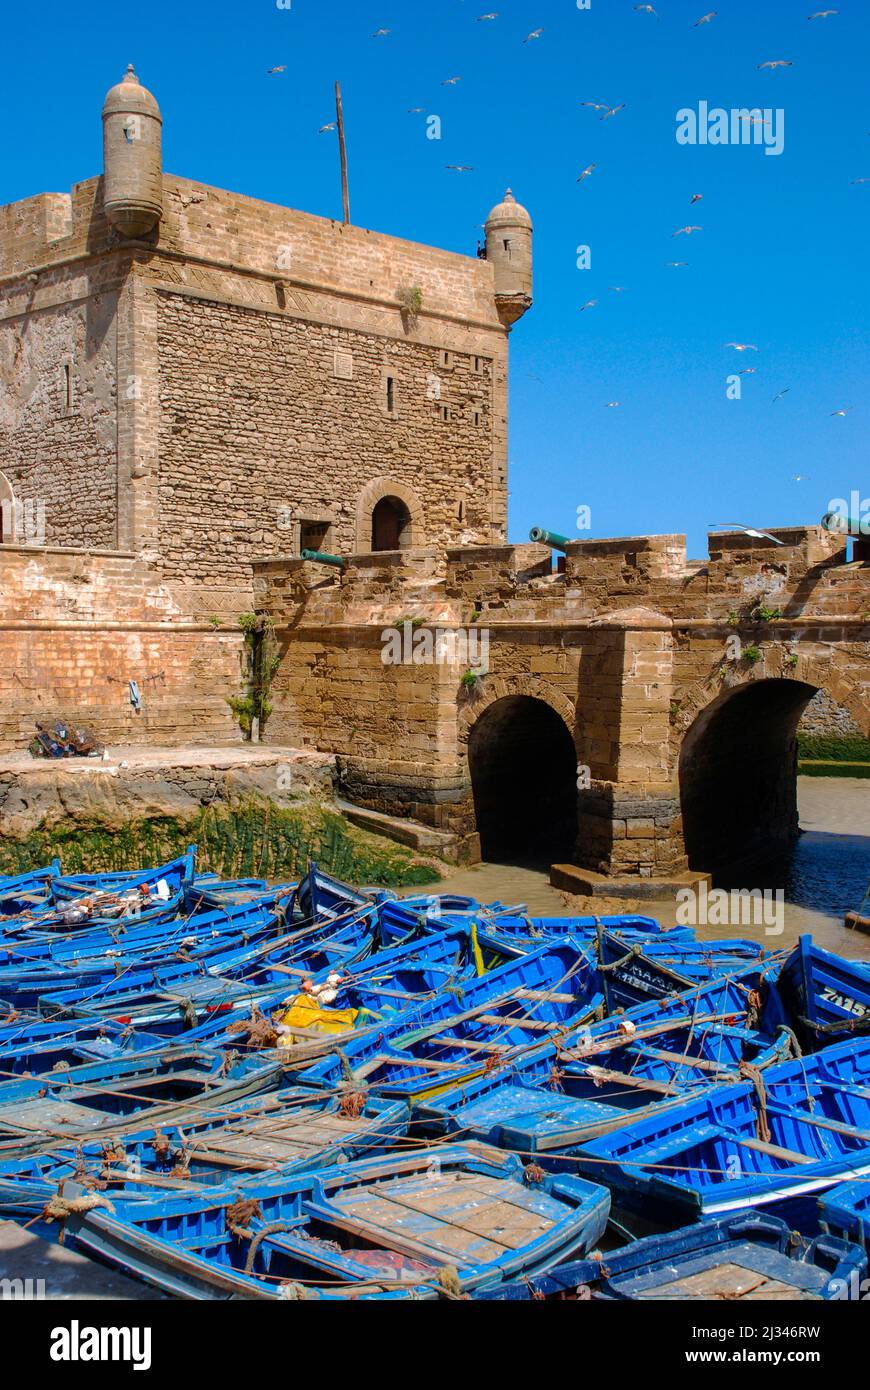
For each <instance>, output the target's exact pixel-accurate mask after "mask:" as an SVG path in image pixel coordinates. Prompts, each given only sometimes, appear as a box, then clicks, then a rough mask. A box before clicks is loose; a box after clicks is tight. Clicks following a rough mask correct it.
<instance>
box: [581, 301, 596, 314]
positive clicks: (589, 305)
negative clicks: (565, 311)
mask: <svg viewBox="0 0 870 1390" xmlns="http://www.w3.org/2000/svg"><path fill="white" fill-rule="evenodd" d="M597 303H598V300H597V299H588V300H587V301H586V303H585V304H581V305H580V313H581V314H582V313H583V312H584V310H586V309H594V308H595V306H596V304H597Z"/></svg>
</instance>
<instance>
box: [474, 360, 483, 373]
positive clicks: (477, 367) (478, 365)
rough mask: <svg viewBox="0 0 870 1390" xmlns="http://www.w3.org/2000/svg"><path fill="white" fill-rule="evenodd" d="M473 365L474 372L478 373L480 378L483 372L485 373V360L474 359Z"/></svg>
mask: <svg viewBox="0 0 870 1390" xmlns="http://www.w3.org/2000/svg"><path fill="white" fill-rule="evenodd" d="M471 365H472V368H473V370H474V371H475V372H476V373H477V375H478V376H480V374H481V372H482V371H483V358H482V357H472V359H471Z"/></svg>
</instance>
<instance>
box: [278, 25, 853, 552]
mask: <svg viewBox="0 0 870 1390" xmlns="http://www.w3.org/2000/svg"><path fill="white" fill-rule="evenodd" d="M633 9H634V11H635V12H636V13H637V14H640V15H646V16H649V17H652V18H654V19H656V20H658V19H659V18H660V16H659V13H658V11H657V10H656V8H655V6H654V5H652V4H635V5H633ZM839 13H840V11H839V10H837V9H824V10H816V11H814V12H813V13H812V14H809V15H807V19H808V20H810V21H818V20H827V19H833V18H834V17H835V16H837V15H839ZM498 18H499V12H498V11H497V10H492V11H488V12H487V13H486V14H480V15H478V16H477V23H478V24H491V23H494V22H495V21H496V20H498ZM717 18H718V11H717V10H709V11H708V12H707V13H706V14H703V15H701V16H700V18H698V19H696V20H695V21H694V23H693V26H692V27H693V28H695V29H700V28H702V27H704V26H706V25H708V24H712V23H713V21H714V20H715V19H717ZM392 32H393V31H392V30H391V29H388V28H380V29H376V30H375V31H374V33H373V34H372V36H371V37H372V38H373V39H387V38H389V37H390V36H391V35H392ZM543 35H544V29H543V28H538V29H532V30H531V31H530V32H529V33H528V34H526V36H525V38H524V39H523V40H522V42H523V43H524V44H527V43H533V42H536V41H537V40H539V39H541V38H542V37H543ZM791 67H794V61H793V60H792V59H790V58H768V59H766V60H765V61H764V62H762V63H758V64H757V71H759V72H762V71H770V72H775V71H777V70H778V69H781V68H791ZM267 71H268V75H269V76H277V75H279V74H281V73H284V72H286V71H287V64H279V65H277V66H275V67H272V68H269V69H268V70H267ZM462 80H463V79H462V77H461V76H460V75H455V76H452V77H447V78H444V79H443V80H442V82H441V86H442V87H455V86H457V85H458V84H459V83H460V82H462ZM580 105H581V107H583V108H586V109H588V110H591V111H594V112H596V113H597V115H598V119H599V121H608V120H612V119H613V118H614V117H615V116H617V115H619V114H620V112H623V111H625V110H626V107H627V103H626V102H625V101H621V102H618V103H616V104H613V105H611V104H610V103H609V102H606V101H583V102H581V103H580ZM425 111H426V108H425V107H422V106H411V107H409V108H408V113H409V114H410V115H423V114H424V113H425ZM740 120H741V121H745V122H748V123H749V124H752V125H769V124H770V121H769V120H767V119H766V118H765V117H763V116H761V115H754V114H751V113H741V115H740ZM336 129H337V123H336V122H335V121H327V122H326V123H325V124H324V125H322V126H320V128H319V131H318V133H319V134H321V135H325V134H331V133H332V132H334V131H335V130H336ZM445 168H446V169H448V170H450V171H451V172H454V173H459V174H470V173H473V172H474V166H473V165H471V164H447V165H445ZM597 169H598V164H597V162H592V163H590V164H587V165H586V167H585V168H584V169H583V170H582V171H581V172H580V174H579V176H578V178H577V182H578V183H585V182H586V180H587V179H589V178H591V176H592V175H593V174H594V173H595V171H596V170H597ZM852 183H853V184H855V185H857V184H865V183H870V177H868V178H857V179H853V180H852ZM703 198H704V194H703V193H693V194H692V195H691V198H690V200H689V202H690V206H692V207H694V206H695V205H696V204H697V203H700V202H701V201H702V199H703ZM703 230H704V228H703V227H702V226H699V225H697V224H695V223H691V224H688V225H686V226H684V227H678V228H677V230H676V231H675V232H672V233H671V237H672V239H675V238H677V237H682V236H687V237H690V236H693V235H695V233H698V232H703ZM665 265H666V267H667V268H669V269H673V270H682V269H686V268H688V265H689V262H688V261H666V262H665ZM608 288H609V289H610V290H611V291H612V292H613V293H614V294H623V293H624V292H625V288H626V287H625V286H624V285H610V286H609V287H608ZM598 302H599V301H598V300H597V299H589V300H587V301H586V303H585V304H582V305H581V306H580V312H581V313H586V312H587V311H588V310H590V309H594V308H596V307H597V306H598ZM724 347H725V348H726V349H728V350H731V351H734V352H738V353H741V354H742V353H747V352H758V350H759V349H758V345H757V344H755V343H738V342H731V343H726V344H724ZM757 370H758V368H757V367H744V368H742V369H741V370H740V371H739V372H738V373H737V375H739V376H748V375H751V374H754V373H755V372H757ZM790 394H791V387H785V388H784V389H783V390H781V391H778V392H777V394H776V395H775V396H774V397H773V400H772V404H774V405H776V404H777V403H778V402H779V401H781V400H783V399H784V398H785V397H786V396H787V395H790ZM619 406H620V402H619V401H608V402H606V406H605V408H606V409H607V410H616V409H618V408H619ZM850 410H851V407H849V408H848V409H843V410H835V411H832V412H831V416H832V418H833V417H835V416H836V417H841V418H842V417H845V416H846V415H848V414H849V411H850ZM795 480H796V481H800V478H799V477H798V478H796V479H795ZM722 524H723V525H727V526H728V527H731V528H733V527H736V528H737V529H739V530H742V531H745V532H746V534H747V535H749V536H757V537H765V538H767V539H770V540H775V539H776V538H775V537H772V536H770V535H769V533H768V532H764V531H756V530H753V529H752V528H751V527H748V526H744V525H742V524H741V523H737V522H729V523H722ZM779 543H780V542H778V541H777V544H779Z"/></svg>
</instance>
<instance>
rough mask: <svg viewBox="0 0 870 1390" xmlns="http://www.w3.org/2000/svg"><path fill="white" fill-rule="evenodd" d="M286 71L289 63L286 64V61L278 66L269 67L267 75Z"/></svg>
mask: <svg viewBox="0 0 870 1390" xmlns="http://www.w3.org/2000/svg"><path fill="white" fill-rule="evenodd" d="M286 71H287V64H286V63H282V64H281V66H280V67H277V68H269V70H268V72H267V73H266V76H267V77H271V76H272V74H273V72H286Z"/></svg>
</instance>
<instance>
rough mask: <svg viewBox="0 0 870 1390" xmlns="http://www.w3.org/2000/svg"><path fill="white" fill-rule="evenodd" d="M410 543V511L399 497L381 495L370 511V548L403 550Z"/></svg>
mask: <svg viewBox="0 0 870 1390" xmlns="http://www.w3.org/2000/svg"><path fill="white" fill-rule="evenodd" d="M410 544H411V513H410V511H409V510H408V508H407V506H406V505H405V503H404V502H403V501H402V499H401V498H400V497H382V498H381V500H380V501H379V502H377V503H376V504H375V507H374V510H373V511H372V550H403V549H404V548H405V547H406V546H409V545H410Z"/></svg>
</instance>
